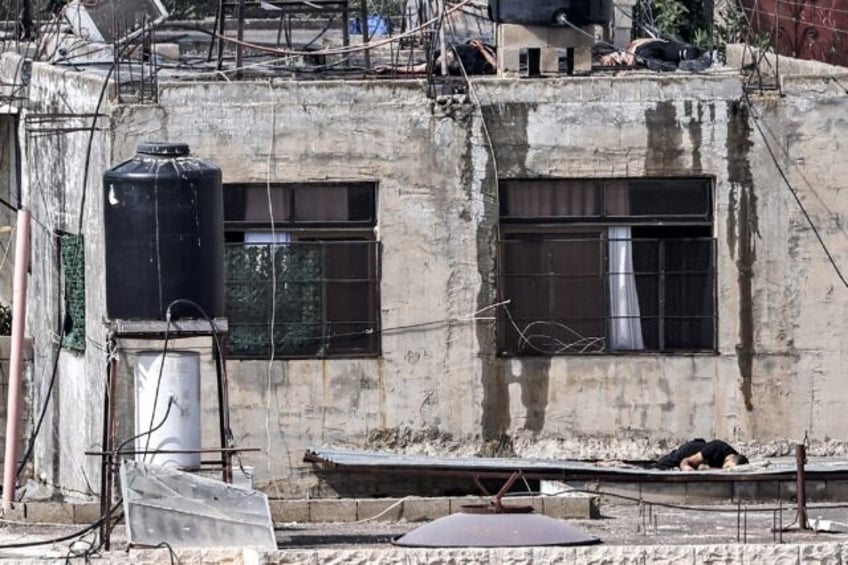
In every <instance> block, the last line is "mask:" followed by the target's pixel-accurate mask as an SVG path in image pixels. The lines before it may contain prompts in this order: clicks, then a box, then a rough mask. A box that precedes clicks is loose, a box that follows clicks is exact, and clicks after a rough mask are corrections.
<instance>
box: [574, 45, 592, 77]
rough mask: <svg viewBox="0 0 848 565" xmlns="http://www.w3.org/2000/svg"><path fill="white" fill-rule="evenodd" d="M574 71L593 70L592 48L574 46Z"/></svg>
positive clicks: (578, 72) (584, 72)
mask: <svg viewBox="0 0 848 565" xmlns="http://www.w3.org/2000/svg"><path fill="white" fill-rule="evenodd" d="M573 53H574V73H575V74H586V73H590V72H592V48H591V47H587V46H583V47H575V48H574V51H573Z"/></svg>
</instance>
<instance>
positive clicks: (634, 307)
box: [608, 226, 645, 350]
mask: <svg viewBox="0 0 848 565" xmlns="http://www.w3.org/2000/svg"><path fill="white" fill-rule="evenodd" d="M630 238H631V232H630V227H629V226H624V227H611V228H609V272H610V275H609V288H610V334H609V344H608V345H609V349H612V350H622V349H624V350H635V349H644V348H645V343H644V342H643V341H642V323H641V320H640V318H639V316H640V314H639V296H638V295H637V294H636V277H635V276H634V274H633V245H632V243H631V240H630Z"/></svg>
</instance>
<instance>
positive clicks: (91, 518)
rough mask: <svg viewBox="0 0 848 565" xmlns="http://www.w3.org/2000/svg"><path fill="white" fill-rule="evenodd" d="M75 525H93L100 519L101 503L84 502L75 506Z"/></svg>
mask: <svg viewBox="0 0 848 565" xmlns="http://www.w3.org/2000/svg"><path fill="white" fill-rule="evenodd" d="M73 510H74V524H93V523H95V522H96V521H98V520H99V519H100V517H101V516H100V503H99V502H84V503H79V504H74V505H73Z"/></svg>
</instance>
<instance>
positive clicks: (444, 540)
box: [394, 512, 601, 547]
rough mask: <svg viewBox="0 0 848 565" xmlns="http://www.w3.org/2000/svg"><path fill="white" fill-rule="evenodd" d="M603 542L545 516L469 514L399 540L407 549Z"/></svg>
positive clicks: (448, 518) (443, 520) (447, 518)
mask: <svg viewBox="0 0 848 565" xmlns="http://www.w3.org/2000/svg"><path fill="white" fill-rule="evenodd" d="M600 541H601V540H599V539H598V538H596V537H595V536H592V535H589V534H587V533H585V532H582V531H581V530H578V529H577V528H574V527H573V526H570V525H568V524H567V523H566V522H564V521H563V520H556V519H554V518H549V517H547V516H543V515H541V514H468V513H465V512H460V513H458V514H451V515H450V516H445V517H444V518H439V519H438V520H434V521H432V522H430V523H429V524H425V525H423V526H421V527H420V528H416V529H414V530H412V531H411V532H409V533H408V534H406V535H404V536H401V537H399V538H397V539H396V540H395V541H394V543H395V545H400V546H405V547H532V546H545V545H591V544H595V543H600Z"/></svg>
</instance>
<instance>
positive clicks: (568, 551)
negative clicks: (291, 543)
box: [102, 543, 848, 565]
mask: <svg viewBox="0 0 848 565" xmlns="http://www.w3.org/2000/svg"><path fill="white" fill-rule="evenodd" d="M176 557H177V558H178V559H179V562H180V563H225V562H226V563H235V564H242V563H251V564H257V565H259V564H265V563H274V564H279V565H284V564H289V563H316V564H317V563H369V564H391V565H395V564H397V565H400V564H407V563H509V564H510V565H524V564H531V563H587V564H601V563H603V564H607V563H653V564H657V565H659V564H666V563H668V564H672V563H674V564H680V565H700V564H702V563H747V564H763V565H766V564H772V563H781V564H786V565H800V564H802V563H844V562H845V561H846V558H848V544H846V543H811V544H782V545H776V544H775V545H762V544H751V545H735V544H725V545H679V546H669V545H648V546H616V545H596V546H589V547H527V548H494V549H488V548H460V549H433V548H428V549H412V548H400V547H392V546H389V545H387V546H385V547H380V548H362V549H319V550H314V549H309V550H305V549H304V550H285V549H281V550H278V551H255V550H243V551H235V550H234V551H227V550H194V551H192V550H178V551H177V552H176ZM162 559H164V560H165V562H167V560H168V559H169V556H168V553H167V550H155V551H154V550H132V551H130V554H129V555H124V554H121V555H106V556H104V558H103V559H102V562H103V563H120V562H127V561H130V562H134V563H136V564H146V563H161V562H162V561H161V560H162ZM121 560H123V561H121Z"/></svg>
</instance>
